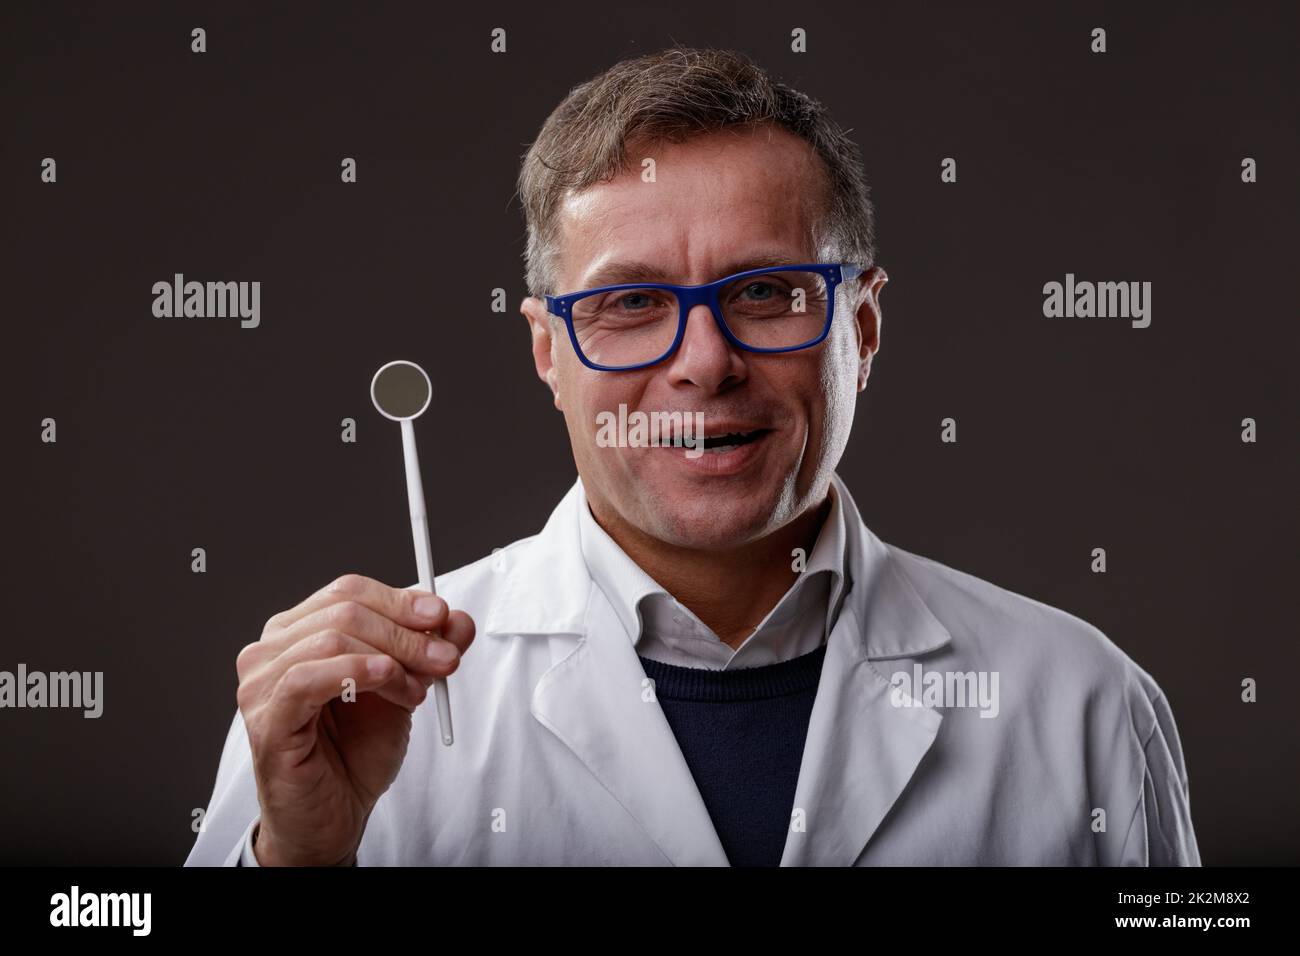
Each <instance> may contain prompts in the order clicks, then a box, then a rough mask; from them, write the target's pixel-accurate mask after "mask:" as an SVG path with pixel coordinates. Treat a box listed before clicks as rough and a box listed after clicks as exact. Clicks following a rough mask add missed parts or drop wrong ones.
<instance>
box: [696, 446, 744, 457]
mask: <svg viewBox="0 0 1300 956" xmlns="http://www.w3.org/2000/svg"><path fill="white" fill-rule="evenodd" d="M739 447H740V446H739V445H714V446H713V447H712V448H706V449H704V451H705V453H706V454H709V455H721V454H724V453H726V452H729V451H731V450H732V449H733V448H739Z"/></svg>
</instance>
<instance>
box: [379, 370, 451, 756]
mask: <svg viewBox="0 0 1300 956" xmlns="http://www.w3.org/2000/svg"><path fill="white" fill-rule="evenodd" d="M432 398H433V385H432V383H431V382H430V381H429V375H428V373H426V372H425V371H424V369H422V368H420V366H418V365H416V364H415V363H414V362H407V361H404V360H400V359H399V360H398V361H395V362H389V363H388V364H387V365H384V366H381V367H380V369H379V371H377V372H376V373H375V377H374V378H372V379H371V380H370V400H371V401H372V402H374V403H375V408H376V409H378V410H379V414H381V415H383V416H384V417H385V418H388V419H391V420H392V421H395V422H400V423H401V426H402V459H403V462H404V464H405V468H406V501H407V504H408V505H409V506H410V511H411V537H412V540H413V541H414V542H415V565H416V568H417V569H418V571H419V575H420V587H421V589H422V590H425V591H428V592H429V593H430V594H436V593H437V592H436V591H434V589H433V553H432V550H431V548H430V547H429V521H428V516H427V513H426V511H425V507H424V484H423V482H422V481H421V480H420V457H419V455H418V454H416V451H415V427H414V426H413V425H412V424H411V422H412V421H413V420H414V419H416V418H419V417H420V416H421V415H423V414H424V412H425V409H427V408H428V407H429V401H430V400H431V399H432ZM433 693H434V697H435V698H436V699H437V702H438V727H439V729H440V730H441V731H442V742H443V743H444V744H445V745H447V746H448V747H450V746H451V744H452V741H453V737H452V732H451V698H450V697H449V696H448V694H447V679H446V678H445V677H439V678H438V679H437V680H435V681H434V682H433Z"/></svg>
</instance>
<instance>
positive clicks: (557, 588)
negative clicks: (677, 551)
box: [413, 474, 952, 660]
mask: <svg viewBox="0 0 1300 956" xmlns="http://www.w3.org/2000/svg"><path fill="white" fill-rule="evenodd" d="M831 484H832V486H833V487H834V489H835V491H836V493H837V497H838V499H839V501H840V504H841V505H842V508H843V518H844V530H845V537H846V539H847V541H846V566H845V571H846V581H845V585H844V587H843V589H842V591H841V594H840V597H841V600H842V603H843V604H844V605H847V604H852V605H853V607H854V610H855V612H856V614H855V616H856V618H857V620H858V621H859V626H860V633H858V634H857V640H859V641H861V642H862V644H863V650H864V653H866V655H867V657H868V659H870V660H891V659H895V658H900V657H915V656H917V655H918V654H923V653H927V652H929V651H933V650H937V649H938V648H940V647H944V646H945V645H947V644H949V643H950V642H951V641H952V635H950V634H949V633H948V630H947V629H946V628H945V627H944V626H943V624H942V623H941V622H940V621H939V620H938V618H937V617H936V616H935V614H934V612H933V611H932V610H931V609H930V607H929V604H928V601H929V600H934V599H935V597H934V595H933V594H931V593H930V591H931V590H932V588H930V587H928V586H925V585H926V581H927V579H926V578H925V577H924V576H919V577H918V576H915V574H914V573H913V572H914V571H915V569H916V568H917V567H919V566H923V565H924V564H925V563H926V559H924V558H920V557H918V556H917V555H909V554H908V552H905V551H902V550H901V549H899V548H897V547H891V546H890V545H887V544H885V542H883V541H881V540H880V538H878V537H876V535H875V534H873V533H872V531H871V529H870V528H868V527H867V526H866V524H865V523H864V522H863V520H862V513H861V512H860V511H859V510H858V507H857V503H856V502H855V501H854V500H853V495H852V494H851V493H850V492H849V491H848V488H847V487H846V486H845V484H844V482H843V480H842V479H841V478H840V477H839V475H838V474H835V475H832V476H831ZM580 505H581V507H579V506H580ZM585 508H586V502H585V500H584V498H583V488H582V479H581V478H576V479H575V481H574V483H573V484H572V485H571V486H570V487H569V490H568V492H567V493H566V494H565V495H564V497H563V498H562V499H561V500H560V502H559V504H558V505H556V507H555V510H554V511H552V512H551V515H550V517H549V518H548V519H547V521H546V524H545V527H543V528H542V529H541V531H540V532H539V533H537V534H535V535H532V536H531V537H528V538H522V539H520V540H518V541H516V542H514V543H513V544H511V545H510V546H509V547H506V548H504V549H502V550H501V551H499V552H497V553H496V554H494V555H490V556H488V557H486V558H484V559H483V562H484V564H485V565H487V566H489V567H490V568H491V571H490V572H489V573H490V575H491V576H492V578H493V579H494V582H493V583H492V584H491V585H490V586H489V585H487V584H482V585H480V587H482V588H484V590H483V592H482V593H485V594H487V595H490V597H491V600H489V601H488V602H487V606H486V608H485V609H484V610H483V611H482V617H483V620H482V625H483V634H484V635H489V634H493V635H508V636H519V635H530V634H535V635H553V634H573V635H576V636H578V637H590V636H591V635H590V634H589V633H588V630H587V624H586V621H587V613H588V607H589V605H590V601H591V598H592V592H593V589H594V588H595V586H596V585H595V582H594V581H593V580H592V578H591V572H590V570H589V569H588V566H587V562H586V561H585V560H584V558H583V555H582V549H581V547H580V546H579V545H580V542H579V531H580V524H581V522H580V517H581V512H582V510H583V509H585ZM904 561H908V562H909V567H911V568H912V569H913V571H907V570H905V569H904V567H903V562H904ZM931 563H932V562H931ZM498 576H499V577H498ZM413 586H414V585H413ZM918 589H919V590H918ZM922 592H924V596H923V595H922ZM476 593H477V592H476ZM841 616H842V615H841Z"/></svg>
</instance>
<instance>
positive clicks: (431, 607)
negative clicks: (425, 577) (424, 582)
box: [415, 594, 441, 618]
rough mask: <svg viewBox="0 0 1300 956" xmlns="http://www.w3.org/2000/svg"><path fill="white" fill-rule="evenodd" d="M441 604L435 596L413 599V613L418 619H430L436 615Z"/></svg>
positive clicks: (429, 595) (427, 595)
mask: <svg viewBox="0 0 1300 956" xmlns="http://www.w3.org/2000/svg"><path fill="white" fill-rule="evenodd" d="M440 605H441V602H440V601H439V600H438V598H437V597H436V596H435V595H432V594H426V595H425V596H424V597H418V598H416V599H415V613H416V614H418V615H420V617H426V618H432V617H434V616H435V615H436V614H437V613H438V609H439V607H440Z"/></svg>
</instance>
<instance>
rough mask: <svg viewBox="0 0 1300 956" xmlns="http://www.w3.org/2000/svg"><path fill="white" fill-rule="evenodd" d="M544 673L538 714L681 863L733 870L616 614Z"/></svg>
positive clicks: (597, 619) (535, 707)
mask: <svg viewBox="0 0 1300 956" xmlns="http://www.w3.org/2000/svg"><path fill="white" fill-rule="evenodd" d="M592 624H593V628H592V630H590V631H589V632H588V634H587V637H586V639H585V640H584V641H583V642H582V643H581V644H580V645H579V646H578V648H577V649H576V650H575V651H574V652H573V653H572V654H570V655H569V656H568V657H567V658H565V659H564V660H563V661H561V662H560V663H559V664H557V665H556V666H554V667H552V668H551V669H550V670H549V671H547V673H546V674H545V675H544V676H543V678H542V680H541V681H540V683H539V684H538V685H537V688H536V690H535V691H534V693H533V704H532V712H533V716H534V717H536V718H537V719H538V720H539V721H540V722H541V723H542V724H543V725H544V726H546V727H547V728H548V729H550V731H551V732H552V733H554V734H555V736H556V737H558V738H559V739H560V741H561V742H563V743H564V744H565V746H567V747H568V748H569V749H570V750H572V751H573V753H574V754H575V755H577V757H578V759H579V760H581V761H582V762H583V763H584V764H586V766H587V769H588V770H590V771H591V773H592V775H593V776H594V777H595V778H596V779H597V780H599V781H600V783H601V784H602V785H603V786H604V787H605V789H607V790H608V791H609V792H610V793H611V794H613V795H614V798H615V799H616V800H618V802H619V803H620V804H622V806H623V808H624V809H625V810H627V812H628V813H630V814H631V815H632V816H633V817H634V818H635V819H636V821H637V823H639V824H640V825H641V827H642V828H643V829H644V830H645V832H646V833H647V834H648V835H649V836H650V839H652V840H653V841H654V842H655V843H656V844H657V845H658V846H659V849H660V850H662V851H663V853H664V855H665V856H666V857H667V858H668V859H669V860H670V861H671V862H672V863H674V864H676V865H678V866H726V865H727V862H728V861H727V855H726V851H724V850H723V848H722V843H721V842H720V841H719V840H718V835H717V832H716V831H715V830H714V828H713V821H712V819H711V818H710V817H709V812H708V809H707V808H706V807H705V805H704V800H703V798H702V797H701V796H700V792H699V788H698V787H697V786H696V784H695V779H694V777H692V776H691V771H690V768H689V766H688V765H687V763H686V759H685V758H684V757H683V756H682V752H681V748H680V747H679V746H678V744H677V740H676V738H675V737H674V736H673V732H672V728H671V727H670V726H669V725H668V721H667V719H666V718H665V717H664V713H663V710H662V708H661V707H660V706H659V704H658V703H656V702H655V701H654V698H653V694H652V688H651V687H649V686H647V685H648V679H647V678H646V676H645V671H644V670H643V669H642V667H641V663H640V661H639V660H638V659H637V656H636V651H635V649H634V648H633V646H632V644H631V642H630V641H629V640H628V639H627V637H626V636H625V635H624V633H623V629H622V625H621V624H619V623H618V621H617V619H615V618H614V617H613V615H612V614H611V615H609V617H608V619H607V620H606V619H604V616H603V615H597V616H594V617H593V620H592Z"/></svg>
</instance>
